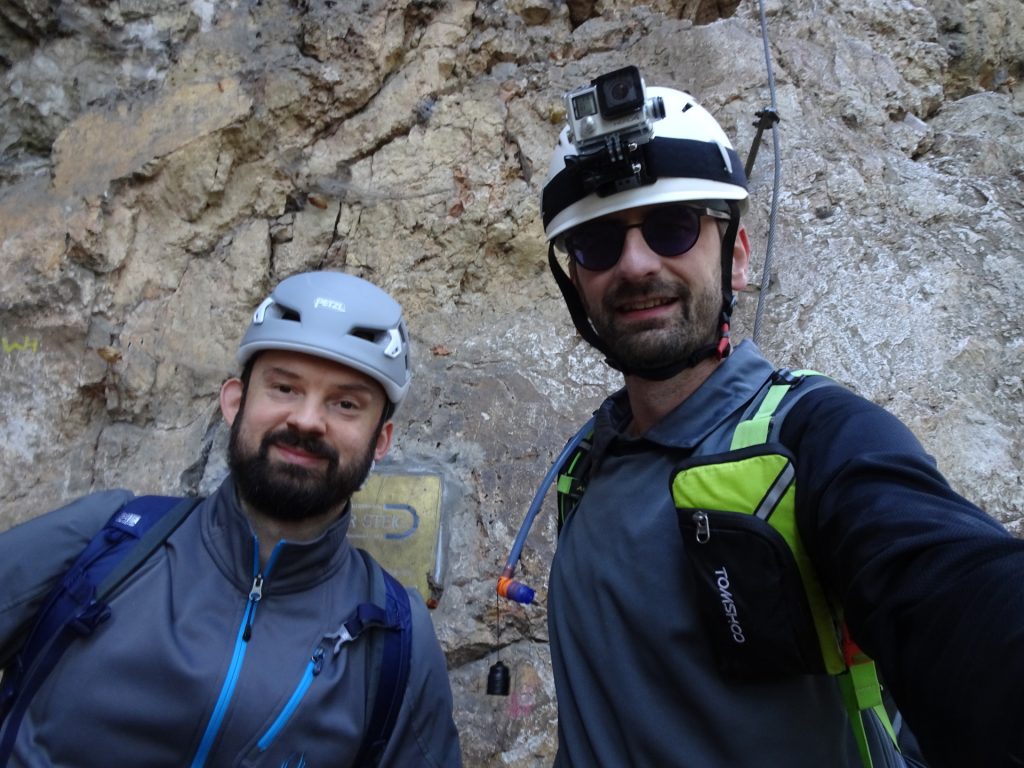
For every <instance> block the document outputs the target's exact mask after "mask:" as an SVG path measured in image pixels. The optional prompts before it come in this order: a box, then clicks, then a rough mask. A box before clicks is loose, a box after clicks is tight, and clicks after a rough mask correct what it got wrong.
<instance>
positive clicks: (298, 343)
mask: <svg viewBox="0 0 1024 768" xmlns="http://www.w3.org/2000/svg"><path fill="white" fill-rule="evenodd" d="M265 349H283V350H288V351H291V352H304V353H306V354H308V355H314V356H316V357H323V358H326V359H328V360H333V361H335V362H337V363H341V364H342V365H347V366H348V367H350V368H353V369H355V370H357V371H360V372H361V373H364V374H366V375H367V376H369V377H370V378H372V379H374V380H375V381H377V382H379V383H380V385H381V386H382V387H383V388H384V392H385V393H386V394H387V397H388V400H389V401H390V402H391V404H392V407H393V408H395V407H397V406H398V405H399V403H401V402H402V400H403V399H404V398H405V395H406V393H407V392H408V391H409V381H410V380H411V378H412V373H411V371H410V361H409V333H408V330H407V329H406V327H405V321H404V320H403V319H402V307H401V306H400V305H399V304H398V302H397V301H395V300H394V299H393V298H391V297H390V296H389V295H388V294H387V293H385V292H384V291H382V290H381V289H380V288H378V287H377V286H375V285H373V284H372V283H369V282H367V281H366V280H363V279H361V278H358V277H356V276H354V275H346V274H344V273H342V272H305V273H302V274H298V275H293V276H291V277H289V278H287V279H285V280H283V281H282V282H281V283H280V284H279V285H278V286H277V288H275V289H274V291H273V293H271V294H270V296H268V297H267V298H266V299H264V300H263V303H262V304H260V305H259V307H257V309H256V311H255V312H254V313H253V316H252V324H251V325H250V326H249V329H248V330H247V331H246V332H245V336H244V337H243V338H242V343H241V344H240V345H239V346H238V362H239V365H242V366H244V365H245V364H246V362H248V360H249V359H250V358H251V357H252V356H253V355H254V354H256V353H257V352H262V351H263V350H265ZM392 412H393V409H392Z"/></svg>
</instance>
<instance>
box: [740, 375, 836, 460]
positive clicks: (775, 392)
mask: <svg viewBox="0 0 1024 768" xmlns="http://www.w3.org/2000/svg"><path fill="white" fill-rule="evenodd" d="M834 383H835V382H833V381H832V379H830V378H828V377H827V376H825V375H824V374H821V373H818V372H817V371H811V370H801V371H791V370H789V369H788V368H780V369H779V370H777V371H775V372H774V373H773V374H772V375H771V378H769V380H768V385H767V388H766V390H765V393H764V395H762V396H761V400H760V403H759V404H757V410H756V411H755V412H754V414H753V415H752V416H749V418H745V419H744V420H743V421H741V422H740V423H739V424H737V425H736V430H735V431H734V432H733V434H732V445H731V446H730V448H731V449H732V450H738V449H740V448H749V447H750V446H752V445H764V444H765V443H767V442H770V441H772V440H776V439H778V435H779V431H780V430H781V429H782V420H783V419H784V418H785V416H786V413H788V412H789V409H790V408H792V407H793V405H794V404H795V403H796V401H797V400H799V399H800V398H801V397H803V395H805V394H806V393H807V392H809V391H810V390H812V389H814V388H816V387H818V386H821V385H832V384H834ZM755 403H757V401H756V400H755Z"/></svg>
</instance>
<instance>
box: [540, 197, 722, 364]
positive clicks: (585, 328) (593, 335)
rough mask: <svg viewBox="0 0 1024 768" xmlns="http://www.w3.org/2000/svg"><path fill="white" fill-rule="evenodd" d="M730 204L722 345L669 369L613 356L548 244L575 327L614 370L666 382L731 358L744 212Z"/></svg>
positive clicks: (705, 349) (698, 352)
mask: <svg viewBox="0 0 1024 768" xmlns="http://www.w3.org/2000/svg"><path fill="white" fill-rule="evenodd" d="M726 203H727V205H728V206H729V214H730V216H729V225H728V226H727V227H726V230H725V234H724V235H723V236H722V255H721V263H722V313H721V316H720V321H721V326H720V332H719V338H718V341H716V342H715V343H713V344H705V345H704V346H703V347H700V348H699V349H697V350H696V351H695V352H694V353H693V354H692V355H690V356H689V357H686V358H683V359H682V360H675V361H673V362H670V363H666V364H665V365H659V366H654V367H651V368H639V367H635V366H626V365H623V364H622V363H621V362H619V361H618V360H617V359H616V358H615V357H613V356H612V355H611V354H610V352H609V350H608V345H607V344H606V343H605V342H604V340H603V339H602V338H601V337H600V336H599V335H598V333H597V331H595V330H594V326H593V325H591V323H590V318H589V317H588V316H587V310H586V309H585V308H584V306H583V300H582V299H580V295H579V292H578V291H577V290H576V286H575V285H573V282H572V279H571V278H570V277H569V276H568V275H567V274H566V273H565V270H564V269H562V266H561V265H560V264H559V263H558V258H557V257H556V256H555V246H554V243H548V266H549V267H550V268H551V274H552V275H554V278H555V282H556V283H558V289H559V290H560V291H561V292H562V297H563V298H564V299H565V304H566V306H567V307H568V308H569V315H570V317H572V322H573V325H575V326H576V330H577V331H579V333H580V336H582V337H583V340H584V341H586V342H587V343H588V344H590V345H591V346H592V347H594V349H596V350H597V351H598V352H600V353H601V354H603V355H604V356H605V362H606V363H608V365H610V366H611V367H612V368H614V369H615V370H617V371H621V372H622V373H623V374H624V375H626V376H637V377H639V378H641V379H647V380H648V381H665V380H666V379H671V378H672V377H673V376H675V375H676V374H678V373H681V372H682V371H685V370H686V369H687V368H693V367H694V366H695V365H697V364H698V363H700V362H701V361H703V360H705V359H707V358H709V357H713V358H715V359H716V360H722V359H723V358H725V357H728V355H729V352H730V351H731V350H732V347H731V346H730V344H729V328H730V325H731V323H732V310H733V307H735V306H736V296H735V295H734V294H733V292H732V252H733V247H734V246H735V244H736V233H737V232H738V231H739V226H740V208H739V205H738V204H737V203H736V202H735V201H734V200H727V201H726Z"/></svg>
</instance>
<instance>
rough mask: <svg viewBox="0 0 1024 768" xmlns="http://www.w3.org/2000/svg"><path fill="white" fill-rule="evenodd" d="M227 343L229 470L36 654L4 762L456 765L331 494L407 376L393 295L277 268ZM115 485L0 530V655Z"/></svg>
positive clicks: (419, 630) (379, 443)
mask: <svg viewBox="0 0 1024 768" xmlns="http://www.w3.org/2000/svg"><path fill="white" fill-rule="evenodd" d="M238 362H239V364H240V365H241V366H242V372H241V375H240V376H239V377H237V378H231V379H228V380H227V381H226V382H225V383H224V385H223V387H222V389H221V395H220V406H221V411H222V413H223V416H224V419H225V421H226V422H227V423H228V425H230V446H229V449H228V464H229V467H230V469H231V473H230V474H229V476H228V477H227V478H226V479H225V480H224V481H223V483H222V484H221V486H220V488H219V489H218V490H217V491H216V492H215V493H214V494H213V495H212V496H210V497H209V498H207V499H205V500H203V501H202V502H201V503H199V504H198V506H197V507H196V508H195V509H194V511H192V512H191V514H189V515H188V516H187V517H186V518H185V519H184V521H183V522H181V523H180V525H179V526H178V527H177V528H176V529H175V530H174V531H173V533H171V534H170V535H169V537H168V538H166V540H165V541H162V542H161V545H160V546H158V547H157V549H156V551H155V552H154V553H153V554H152V555H150V556H149V557H148V559H147V560H146V561H145V562H144V563H143V564H142V566H141V567H140V568H139V569H138V570H137V571H135V572H134V573H133V574H132V575H130V576H128V577H127V578H126V579H125V580H124V581H123V582H122V583H120V585H119V586H118V587H117V589H116V590H115V591H114V592H113V593H112V596H111V598H110V600H109V608H110V614H111V617H112V618H111V619H110V620H108V621H105V622H103V623H101V624H99V626H98V627H97V628H96V629H95V631H93V633H92V635H90V636H89V637H87V638H82V639H80V640H78V641H75V642H73V643H71V644H70V646H69V647H68V649H67V650H66V651H65V652H64V654H63V656H62V657H61V658H60V660H59V662H58V663H57V664H56V665H54V668H53V669H52V670H51V671H50V672H49V674H48V675H47V676H46V678H45V679H44V680H43V682H42V683H41V685H40V686H39V687H38V690H36V691H35V692H34V695H33V696H32V698H31V701H29V702H28V704H27V706H26V707H25V711H24V714H23V717H22V718H21V722H20V727H19V728H18V730H17V732H16V739H14V740H13V753H12V758H11V764H12V765H26V766H28V765H31V766H43V765H74V766H93V765H95V766H101V765H102V766H108V765H146V766H181V765H192V766H201V765H211V766H212V765H252V766H258V765H259V766H262V765H266V766H275V768H277V767H278V766H305V765H309V766H318V765H352V766H371V765H378V766H393V767H394V768H406V766H411V765H429V766H439V767H445V768H449V767H451V768H454V767H456V766H460V765H461V756H460V749H459V742H458V736H457V733H456V730H455V726H454V722H453V719H452V697H451V689H450V687H449V683H448V676H447V670H446V664H445V658H444V655H443V653H442V651H441V648H440V645H439V644H438V641H437V638H436V636H435V634H434V630H433V625H432V623H431V619H430V616H429V614H428V612H427V609H426V606H425V605H424V603H423V600H422V599H421V598H420V597H419V596H418V594H417V593H416V592H415V591H413V590H409V591H408V596H409V600H408V601H407V605H408V608H407V609H405V610H407V611H408V614H409V615H408V618H407V620H406V621H405V624H404V626H401V627H400V626H399V624H398V623H397V622H395V623H394V624H392V623H388V622H391V620H392V619H393V616H392V614H393V613H395V612H396V611H397V612H399V613H400V612H401V610H403V609H399V608H394V607H393V606H395V605H402V604H404V603H405V602H406V601H404V600H400V601H397V602H396V603H392V602H391V601H390V600H389V601H388V602H387V604H386V606H382V605H380V604H379V603H381V602H382V601H380V600H377V599H376V597H375V594H374V592H375V590H376V589H377V586H375V585H378V584H381V583H384V582H389V583H391V584H395V582H393V581H390V577H386V575H385V574H383V572H382V571H381V569H380V567H379V566H378V565H376V563H374V562H373V561H372V560H371V559H370V558H369V556H368V555H366V554H365V553H362V552H360V551H359V550H357V549H356V548H355V547H354V546H353V545H352V544H351V543H350V542H349V541H348V538H347V535H346V534H347V530H348V526H349V522H350V504H349V499H350V498H351V496H352V494H353V493H355V492H356V491H357V490H358V489H359V487H360V486H361V485H362V483H363V482H364V480H365V479H366V476H367V474H368V472H369V471H370V468H371V465H372V464H373V462H374V461H375V460H378V459H381V458H382V457H383V456H384V455H385V454H386V453H387V451H388V448H389V446H390V444H391V440H392V434H393V423H392V421H391V418H392V416H393V414H394V412H395V408H397V407H398V406H399V404H400V403H401V402H402V400H403V399H404V397H405V395H406V393H407V391H408V388H409V382H410V366H409V338H408V332H407V330H406V326H405V322H404V320H403V318H402V310H401V307H400V306H399V305H398V304H397V302H395V301H394V300H393V299H392V298H391V297H390V296H389V295H387V294H386V293H385V292H384V291H382V290H380V289H379V288H377V287H376V286H374V285H372V284H370V283H368V282H366V281H365V280H362V279H360V278H357V277H355V276H352V275H346V274H342V273H335V272H318V273H306V274H299V275H295V276H292V277H289V278H288V279H286V280H284V281H283V282H281V284H280V285H278V286H277V288H275V289H274V291H273V292H272V293H271V295H270V296H269V297H268V298H267V299H266V300H265V301H264V302H263V303H262V304H261V305H260V306H259V308H258V309H257V310H256V312H255V314H254V316H253V319H252V323H251V325H250V326H249V329H248V330H247V331H246V333H245V336H244V338H243V339H242V342H241V345H240V346H239V350H238ZM132 500H133V496H132V494H130V493H128V492H127V491H106V492H99V493H94V494H92V495H90V496H86V497H84V498H82V499H79V500H77V501H75V502H73V503H71V504H69V505H68V506H66V507H63V508H62V509H60V510H57V511H56V512H52V513H50V514H48V515H43V516H41V517H38V518H36V519H34V520H31V521H29V522H27V523H25V524H23V525H21V526H18V527H16V528H14V529H12V530H10V531H8V532H7V533H5V534H3V535H2V536H0V581H2V582H3V584H4V590H3V599H2V601H0V665H3V666H5V667H6V666H7V663H8V662H9V661H10V660H11V659H12V658H13V654H14V653H15V652H16V651H17V650H18V646H19V644H20V643H21V642H22V640H23V639H24V637H25V634H26V632H27V631H28V628H29V627H30V626H31V622H32V620H33V619H34V617H35V616H36V614H37V613H38V611H39V609H40V602H41V601H42V599H43V598H44V597H45V596H46V594H47V590H48V589H49V585H51V584H52V583H54V582H55V581H56V580H57V579H58V578H59V577H61V575H62V574H63V573H64V572H65V571H66V570H67V569H68V567H69V565H70V564H71V563H72V561H74V560H75V558H76V557H77V556H78V554H79V552H80V551H82V549H83V547H85V545H86V543H87V542H89V540H90V539H91V538H92V537H93V536H94V534H95V533H96V532H97V531H99V530H100V529H101V528H103V527H104V524H105V523H106V522H107V520H108V519H112V515H114V514H115V513H116V512H118V510H119V509H122V508H124V509H131V506H130V505H129V506H126V505H128V504H129V502H131V501H132ZM108 525H109V524H108ZM382 579H383V581H382ZM397 589H398V590H401V588H400V587H397ZM401 591H402V592H403V593H404V592H405V591H404V590H401ZM375 622H377V623H380V624H383V628H381V629H375V626H376V625H375ZM360 630H362V631H361V632H360ZM400 630H401V634H402V636H404V637H406V638H409V642H408V645H407V646H406V652H405V653H404V655H398V654H396V655H395V656H394V657H389V656H387V655H385V656H384V657H383V659H381V658H380V657H379V656H377V655H375V653H374V651H373V649H374V648H375V647H377V646H375V645H374V643H375V642H379V640H374V637H375V635H376V636H382V635H383V634H384V633H398V632H399V631H400ZM389 659H390V660H391V662H395V661H396V660H397V662H398V663H391V664H390V666H389ZM375 665H376V667H375ZM399 665H404V672H403V676H407V683H406V684H405V686H404V690H399V692H398V693H397V694H396V696H395V697H394V698H389V699H387V700H386V705H385V706H386V707H388V708H390V710H391V711H390V712H388V713H387V714H388V717H389V725H388V730H389V731H390V738H387V737H386V736H385V737H381V738H375V741H374V743H372V744H369V743H368V742H367V740H366V739H364V736H365V734H366V732H367V731H368V729H369V728H370V726H371V724H372V723H374V722H376V712H375V711H374V709H373V706H374V704H375V702H374V701H373V699H374V695H375V694H380V695H381V696H382V697H383V695H384V694H383V693H382V690H383V688H382V685H381V684H379V683H378V680H381V679H385V678H387V677H388V676H391V675H397V674H398V673H397V672H395V670H394V669H392V668H391V667H395V666H399ZM385 667H388V668H385ZM382 700H383V699H382ZM0 714H2V713H0ZM8 724H9V723H8ZM376 733H377V732H375V734H376ZM385 739H386V741H385ZM0 762H2V761H0Z"/></svg>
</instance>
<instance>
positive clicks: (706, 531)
mask: <svg viewBox="0 0 1024 768" xmlns="http://www.w3.org/2000/svg"><path fill="white" fill-rule="evenodd" d="M693 522H694V524H695V525H696V526H697V543H698V544H707V543H708V541H710V540H711V522H710V520H708V513H707V512H705V511H704V510H703V509H698V510H697V511H696V512H694V513H693Z"/></svg>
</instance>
